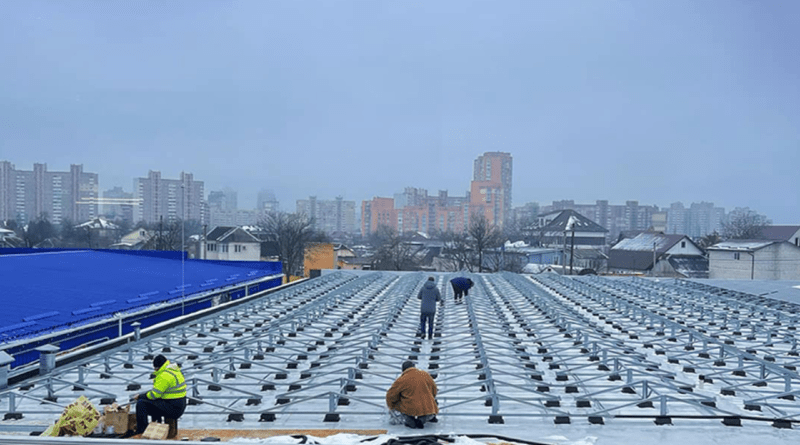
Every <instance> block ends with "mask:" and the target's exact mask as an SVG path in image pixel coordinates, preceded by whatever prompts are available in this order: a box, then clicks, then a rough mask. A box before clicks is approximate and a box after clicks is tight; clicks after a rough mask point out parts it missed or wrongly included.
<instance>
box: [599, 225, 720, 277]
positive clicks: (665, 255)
mask: <svg viewBox="0 0 800 445" xmlns="http://www.w3.org/2000/svg"><path fill="white" fill-rule="evenodd" d="M608 272H609V273H615V274H648V275H651V276H658V277H681V278H708V259H707V258H706V257H705V256H704V252H703V249H701V248H700V247H699V246H698V245H697V244H695V243H694V241H692V240H691V238H689V237H688V236H686V235H666V234H663V233H658V232H643V233H640V234H638V235H636V236H635V237H634V238H626V239H623V240H622V241H620V242H618V243H617V244H615V245H614V246H613V247H612V248H611V249H610V250H609V253H608Z"/></svg>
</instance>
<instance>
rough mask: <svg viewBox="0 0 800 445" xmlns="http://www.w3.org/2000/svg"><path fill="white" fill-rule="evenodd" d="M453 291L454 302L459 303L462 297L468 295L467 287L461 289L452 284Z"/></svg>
mask: <svg viewBox="0 0 800 445" xmlns="http://www.w3.org/2000/svg"><path fill="white" fill-rule="evenodd" d="M453 293H454V294H455V297H454V298H455V301H456V303H460V302H461V301H462V297H464V296H469V289H461V288H460V287H456V286H455V285H453Z"/></svg>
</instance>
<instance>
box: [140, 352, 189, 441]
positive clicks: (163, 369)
mask: <svg viewBox="0 0 800 445" xmlns="http://www.w3.org/2000/svg"><path fill="white" fill-rule="evenodd" d="M153 368H154V369H155V374H156V378H155V380H154V381H153V389H151V390H150V391H147V392H146V393H142V394H138V395H136V396H134V400H136V434H142V433H144V430H145V429H147V424H148V422H147V416H150V417H152V419H153V421H154V422H161V421H162V418H168V419H178V418H179V417H180V416H182V415H183V412H184V411H185V410H186V381H185V380H184V378H183V374H182V373H181V369H180V367H178V365H177V364H172V363H170V362H169V360H167V358H166V357H164V356H163V355H160V354H159V355H158V356H156V358H154V359H153Z"/></svg>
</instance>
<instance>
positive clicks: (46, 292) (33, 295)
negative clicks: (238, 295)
mask: <svg viewBox="0 0 800 445" xmlns="http://www.w3.org/2000/svg"><path fill="white" fill-rule="evenodd" d="M27 252H36V253H27ZM0 253H1V254H4V255H0V303H2V309H3V310H2V311H0V344H2V343H5V342H8V341H10V340H14V339H18V338H22V337H29V336H31V335H39V334H43V333H48V332H50V331H55V330H59V329H63V328H65V327H69V326H72V325H76V324H80V323H81V322H85V321H87V320H93V319H102V318H107V317H109V316H112V315H113V314H114V313H117V312H121V311H129V310H132V309H136V308H141V307H146V306H149V305H152V304H155V303H159V302H163V301H169V300H175V299H178V298H182V297H184V296H190V295H192V294H197V293H201V292H207V291H210V290H213V289H217V288H222V287H226V286H231V285H233V284H236V283H241V282H244V281H252V280H255V279H257V278H260V277H265V276H270V275H275V274H279V273H281V265H280V263H279V262H250V261H207V260H188V259H186V260H184V261H181V255H182V253H181V252H148V251H117V250H55V249H50V250H47V251H38V250H22V249H19V250H17V249H0ZM9 253H16V254H9Z"/></svg>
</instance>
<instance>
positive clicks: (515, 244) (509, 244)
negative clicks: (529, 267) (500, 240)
mask: <svg viewBox="0 0 800 445" xmlns="http://www.w3.org/2000/svg"><path fill="white" fill-rule="evenodd" d="M505 246H506V249H508V248H516V249H520V248H523V247H528V243H526V242H525V241H515V242H513V243H512V242H511V241H506V242H505Z"/></svg>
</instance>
